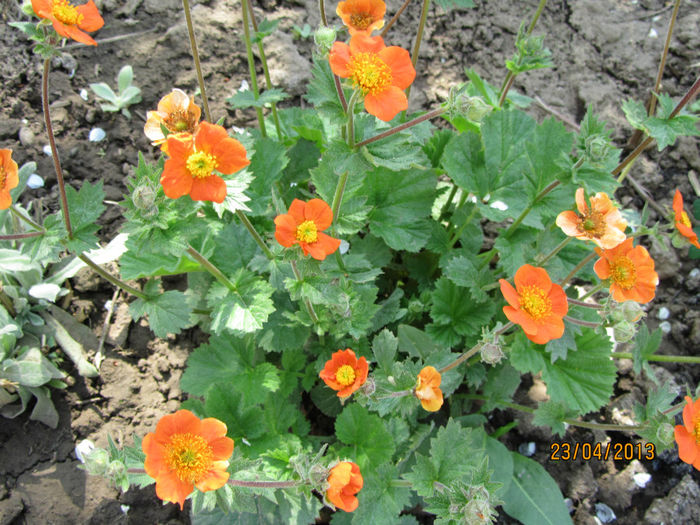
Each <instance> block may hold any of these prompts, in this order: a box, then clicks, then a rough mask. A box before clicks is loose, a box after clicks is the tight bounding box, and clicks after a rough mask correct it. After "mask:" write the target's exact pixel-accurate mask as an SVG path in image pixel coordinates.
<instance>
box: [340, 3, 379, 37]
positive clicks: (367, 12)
mask: <svg viewBox="0 0 700 525" xmlns="http://www.w3.org/2000/svg"><path fill="white" fill-rule="evenodd" d="M335 12H336V14H337V15H338V16H339V17H340V18H342V20H343V24H345V25H346V26H347V28H348V31H349V32H350V36H352V35H355V34H357V33H364V34H366V35H369V34H371V33H372V31H374V30H376V29H381V28H382V27H384V14H385V13H386V4H385V3H384V2H383V1H382V0H346V1H345V2H339V3H338V8H337V9H336V10H335Z"/></svg>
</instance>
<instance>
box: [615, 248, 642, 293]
mask: <svg viewBox="0 0 700 525" xmlns="http://www.w3.org/2000/svg"><path fill="white" fill-rule="evenodd" d="M610 277H611V279H612V280H613V282H614V283H615V284H617V285H618V286H619V287H620V288H622V289H623V290H629V289H630V288H632V287H633V286H634V285H635V284H636V282H637V270H636V269H635V267H634V263H633V262H632V259H630V258H629V257H626V256H624V255H622V256H620V257H616V258H615V260H614V261H613V262H612V263H611V264H610Z"/></svg>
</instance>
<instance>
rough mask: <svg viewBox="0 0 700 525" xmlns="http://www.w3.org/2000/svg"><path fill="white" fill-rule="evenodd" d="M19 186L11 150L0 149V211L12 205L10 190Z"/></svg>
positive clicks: (15, 164)
mask: <svg viewBox="0 0 700 525" xmlns="http://www.w3.org/2000/svg"><path fill="white" fill-rule="evenodd" d="M18 184H19V176H18V174H17V163H16V162H15V161H14V160H12V150H11V149H0V210H6V209H7V208H9V207H10V205H11V204H12V196H11V195H10V190H11V189H13V188H16V187H17V185H18Z"/></svg>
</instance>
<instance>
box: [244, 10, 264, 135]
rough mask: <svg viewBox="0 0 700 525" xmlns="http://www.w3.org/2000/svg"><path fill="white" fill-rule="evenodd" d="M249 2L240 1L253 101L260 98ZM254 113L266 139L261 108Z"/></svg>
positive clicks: (257, 108)
mask: <svg viewBox="0 0 700 525" xmlns="http://www.w3.org/2000/svg"><path fill="white" fill-rule="evenodd" d="M249 1H250V0H241V2H242V3H243V40H244V41H245V51H246V56H247V57H248V72H249V73H250V87H251V89H252V90H253V95H254V96H255V100H258V99H259V98H260V89H259V88H258V75H257V73H256V72H255V57H253V46H252V45H251V39H250V22H249V21H248V11H249V7H248V3H249ZM255 113H256V114H257V116H258V124H259V126H260V133H261V134H262V136H263V137H267V129H266V128H265V118H264V117H263V111H262V108H260V107H256V108H255Z"/></svg>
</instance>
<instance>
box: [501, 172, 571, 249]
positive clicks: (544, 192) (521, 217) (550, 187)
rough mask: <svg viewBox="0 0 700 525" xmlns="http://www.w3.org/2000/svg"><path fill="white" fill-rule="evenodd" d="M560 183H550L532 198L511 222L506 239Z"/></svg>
mask: <svg viewBox="0 0 700 525" xmlns="http://www.w3.org/2000/svg"><path fill="white" fill-rule="evenodd" d="M575 167H576V166H574V168H575ZM559 184H561V181H558V180H555V181H553V182H551V183H549V184H548V185H547V187H546V188H544V189H543V190H542V191H541V192H539V193H538V194H537V195H535V198H534V199H533V200H532V203H530V205H529V206H528V207H527V208H525V209H524V210H523V211H522V213H521V214H520V215H519V216H518V218H517V219H515V221H514V222H513V224H511V225H510V226H509V227H508V229H507V230H506V231H505V232H504V234H503V235H505V237H506V239H507V238H509V237H510V236H511V235H512V234H513V232H514V231H515V229H516V228H517V227H518V226H520V223H521V222H523V220H525V217H527V215H528V213H530V211H532V208H534V207H535V204H537V203H538V202H540V201H541V200H542V199H543V198H544V197H545V195H547V194H548V193H549V192H550V191H552V190H553V189H554V188H556V187H557V186H559Z"/></svg>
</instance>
